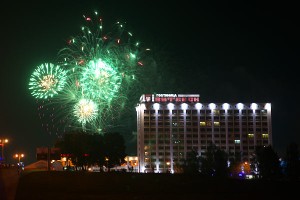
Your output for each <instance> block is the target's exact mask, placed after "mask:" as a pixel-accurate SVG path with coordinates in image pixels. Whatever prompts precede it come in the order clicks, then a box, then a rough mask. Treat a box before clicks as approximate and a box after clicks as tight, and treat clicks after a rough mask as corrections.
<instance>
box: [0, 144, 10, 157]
mask: <svg viewBox="0 0 300 200" xmlns="http://www.w3.org/2000/svg"><path fill="white" fill-rule="evenodd" d="M6 143H8V139H0V145H1V147H2V149H1V160H2V161H4V144H6Z"/></svg>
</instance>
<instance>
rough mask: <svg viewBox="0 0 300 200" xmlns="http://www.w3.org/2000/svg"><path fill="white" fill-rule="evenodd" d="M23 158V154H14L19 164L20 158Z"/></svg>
mask: <svg viewBox="0 0 300 200" xmlns="http://www.w3.org/2000/svg"><path fill="white" fill-rule="evenodd" d="M23 157H24V154H22V153H21V154H19V153H16V154H15V158H18V159H19V162H18V163H20V161H21V158H23Z"/></svg>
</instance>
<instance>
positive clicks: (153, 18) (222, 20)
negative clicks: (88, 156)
mask: <svg viewBox="0 0 300 200" xmlns="http://www.w3.org/2000/svg"><path fill="white" fill-rule="evenodd" d="M47 2H50V1H45V2H42V1H40V2H39V3H29V2H28V1H26V3H24V2H22V3H16V2H14V3H8V5H7V6H2V7H1V12H0V13H1V14H0V15H1V48H0V49H1V61H2V62H1V64H0V75H1V79H0V89H1V97H0V102H1V104H0V105H1V111H0V138H8V139H9V140H10V142H9V144H7V145H6V146H5V155H6V157H7V160H8V161H10V160H11V161H13V158H12V156H13V154H14V153H24V154H25V155H26V158H25V159H24V161H25V164H26V163H27V164H28V163H31V162H34V161H35V150H36V147H41V146H48V145H50V146H51V145H53V142H54V141H55V139H56V136H55V135H50V134H49V133H47V132H45V131H44V129H43V128H42V126H41V121H40V119H39V117H38V112H37V104H36V102H35V99H34V98H33V97H32V96H31V94H30V91H29V90H28V83H29V78H30V75H31V73H32V72H33V71H34V69H35V68H36V67H37V66H38V65H40V64H41V63H43V62H51V61H53V60H55V59H56V56H57V53H58V51H59V50H60V49H61V48H63V47H65V46H66V41H67V40H68V38H70V36H76V35H78V34H79V32H80V27H81V26H82V25H83V23H84V20H83V18H82V15H84V14H86V13H90V12H92V11H94V10H97V11H98V12H99V13H100V14H101V15H102V16H103V20H104V26H105V24H106V23H107V24H111V23H114V22H116V21H117V20H119V19H121V20H123V21H126V22H127V24H128V26H129V27H130V28H131V29H132V32H133V33H134V34H135V36H136V37H138V38H140V40H141V41H142V42H143V44H144V45H147V44H149V47H151V49H152V51H153V52H154V53H155V54H156V55H157V57H159V58H160V62H159V63H160V65H158V68H159V69H158V71H159V72H160V75H161V77H160V78H162V79H163V80H164V81H165V84H164V85H161V87H157V88H155V91H156V92H158V93H185V94H200V98H201V102H205V103H225V102H227V103H238V102H241V103H261V102H262V103H263V102H270V103H272V123H273V127H272V128H273V147H274V149H275V151H276V152H278V153H279V155H283V154H284V153H285V149H286V147H287V145H288V144H289V143H290V142H296V143H297V144H298V145H300V136H299V135H300V132H299V128H298V123H299V122H298V120H299V114H298V113H299V112H300V110H299V105H297V104H298V103H299V97H298V96H299V95H298V93H299V91H300V90H299V78H298V73H299V72H298V71H296V70H299V69H298V67H299V33H300V31H299V22H298V21H297V18H298V17H299V16H298V15H299V14H297V13H298V11H297V10H296V8H297V7H296V5H293V4H292V3H290V2H280V4H279V3H276V2H274V1H272V2H271V1H270V2H268V3H261V2H259V3H253V2H251V3H240V2H239V1H237V2H234V1H230V3H228V2H223V1H222V3H220V2H221V1H216V2H212V1H209V2H211V3H203V2H201V1H199V2H197V1H194V2H193V3H187V1H170V3H167V2H168V1H166V3H165V2H164V1H156V0H153V1H149V0H140V1H116V0H110V1H108V0H107V1H101V0H98V1H96V0H95V1H91V0H85V1H63V3H62V2H59V1H58V2H59V3H54V1H51V3H47ZM120 2H122V3H120ZM156 78H157V77H153V81H154V82H155V81H156ZM132 110H133V111H134V112H135V108H132ZM133 120H135V119H133ZM132 124H135V121H133V123H132ZM134 131H136V127H135V126H131V127H128V132H127V133H124V137H125V138H126V144H127V151H128V152H127V153H128V154H131V155H134V154H136V149H135V148H136V142H135V139H134V136H133V135H132V132H134Z"/></svg>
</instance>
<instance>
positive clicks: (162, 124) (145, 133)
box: [136, 94, 272, 173]
mask: <svg viewBox="0 0 300 200" xmlns="http://www.w3.org/2000/svg"><path fill="white" fill-rule="evenodd" d="M136 112H137V143H138V144H137V154H138V160H139V162H138V171H139V172H142V173H143V172H156V173H163V172H167V171H171V172H172V173H174V172H175V173H176V170H175V165H176V164H177V163H180V162H182V160H183V159H186V158H187V153H189V152H191V151H192V150H196V151H197V152H198V155H200V156H205V153H206V151H207V148H208V147H209V146H210V145H211V144H215V145H216V146H217V147H219V148H221V149H222V150H224V151H225V152H226V153H228V155H229V158H230V159H234V158H237V157H238V158H239V159H240V161H250V159H251V156H252V155H253V153H254V151H255V147H256V146H263V145H265V146H267V145H272V123H271V104H270V103H200V95H198V94H144V95H142V96H141V98H140V103H139V104H138V105H137V107H136Z"/></svg>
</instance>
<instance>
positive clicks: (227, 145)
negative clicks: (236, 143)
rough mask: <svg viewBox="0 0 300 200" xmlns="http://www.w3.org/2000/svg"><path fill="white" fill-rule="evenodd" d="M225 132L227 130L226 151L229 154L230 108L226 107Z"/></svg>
mask: <svg viewBox="0 0 300 200" xmlns="http://www.w3.org/2000/svg"><path fill="white" fill-rule="evenodd" d="M225 132H226V152H227V153H228V155H229V142H228V109H225Z"/></svg>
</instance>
